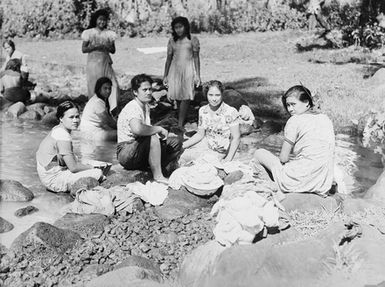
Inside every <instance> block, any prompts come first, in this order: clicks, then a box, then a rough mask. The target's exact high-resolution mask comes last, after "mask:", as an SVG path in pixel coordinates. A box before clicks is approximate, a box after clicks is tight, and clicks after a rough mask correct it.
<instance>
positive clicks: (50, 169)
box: [36, 101, 104, 192]
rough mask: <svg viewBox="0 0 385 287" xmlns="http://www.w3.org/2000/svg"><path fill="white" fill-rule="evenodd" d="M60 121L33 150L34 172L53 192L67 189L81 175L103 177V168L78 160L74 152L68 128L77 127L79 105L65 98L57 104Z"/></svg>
mask: <svg viewBox="0 0 385 287" xmlns="http://www.w3.org/2000/svg"><path fill="white" fill-rule="evenodd" d="M56 116H57V118H58V120H59V122H60V123H59V124H58V125H57V126H55V127H53V128H52V130H51V132H50V133H49V134H48V135H47V136H46V137H45V138H44V139H43V141H42V142H41V143H40V146H39V149H38V150H37V152H36V163H37V173H38V175H39V178H40V180H41V182H42V184H43V185H44V186H45V187H46V188H47V189H48V190H50V191H53V192H69V191H70V189H71V187H72V185H73V184H74V183H75V182H76V181H77V180H79V179H81V178H86V177H92V178H95V179H96V180H99V181H101V180H103V179H104V175H103V171H102V169H100V168H101V167H100V168H94V166H92V165H90V164H84V163H81V162H80V161H79V160H78V159H77V157H76V156H75V154H74V152H73V145H72V137H71V132H72V131H74V130H76V129H77V128H78V127H79V123H80V114H79V109H78V107H77V106H76V105H75V104H74V103H73V102H71V101H65V102H63V103H61V104H60V105H59V106H58V107H57V112H56Z"/></svg>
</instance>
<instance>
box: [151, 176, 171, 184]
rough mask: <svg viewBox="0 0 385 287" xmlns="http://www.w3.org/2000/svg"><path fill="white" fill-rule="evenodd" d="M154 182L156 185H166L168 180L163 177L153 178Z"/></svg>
mask: <svg viewBox="0 0 385 287" xmlns="http://www.w3.org/2000/svg"><path fill="white" fill-rule="evenodd" d="M154 181H155V182H157V183H161V184H165V185H168V179H167V178H165V177H159V178H154Z"/></svg>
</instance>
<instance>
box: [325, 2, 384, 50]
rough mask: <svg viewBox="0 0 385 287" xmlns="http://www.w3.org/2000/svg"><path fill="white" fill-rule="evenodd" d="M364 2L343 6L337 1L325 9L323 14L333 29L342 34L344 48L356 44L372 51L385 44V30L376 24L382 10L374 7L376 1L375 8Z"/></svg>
mask: <svg viewBox="0 0 385 287" xmlns="http://www.w3.org/2000/svg"><path fill="white" fill-rule="evenodd" d="M364 2H365V1H364ZM364 2H363V3H362V4H361V5H360V6H358V5H348V4H345V5H343V6H341V5H340V4H339V3H338V1H337V0H333V1H332V2H331V3H330V5H328V6H325V7H323V9H322V14H323V15H325V16H326V18H327V21H328V23H329V24H330V27H331V29H334V30H338V31H340V32H341V33H342V40H343V43H342V44H343V45H344V46H347V45H352V44H355V45H357V46H358V45H360V46H364V47H368V48H370V49H373V48H380V47H382V46H383V45H384V43H385V29H384V28H382V27H380V26H378V24H377V23H376V21H377V20H376V18H377V16H378V13H379V11H380V10H379V9H375V7H374V6H376V5H375V4H376V3H374V2H376V1H372V2H373V3H374V4H372V5H374V6H373V7H371V6H368V5H366V4H365V3H364ZM380 4H381V3H379V4H378V5H380ZM378 5H377V6H378ZM377 6H376V7H377Z"/></svg>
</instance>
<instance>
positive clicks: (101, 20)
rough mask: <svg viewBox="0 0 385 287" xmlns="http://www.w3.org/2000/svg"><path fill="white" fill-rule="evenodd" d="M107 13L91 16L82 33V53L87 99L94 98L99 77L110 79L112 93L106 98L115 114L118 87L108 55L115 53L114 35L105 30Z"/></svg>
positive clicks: (104, 10)
mask: <svg viewBox="0 0 385 287" xmlns="http://www.w3.org/2000/svg"><path fill="white" fill-rule="evenodd" d="M108 18H109V13H108V11H107V10H106V9H100V10H97V11H96V12H95V13H94V14H93V15H92V16H91V21H90V26H89V29H87V30H85V31H84V32H83V33H82V40H83V44H82V52H83V53H87V54H88V58H87V87H88V98H89V99H90V98H91V97H93V96H94V91H95V84H96V81H97V80H98V79H99V78H101V77H107V78H110V79H111V81H112V92H111V95H110V97H109V98H108V102H109V105H110V111H111V113H112V114H114V115H115V114H116V108H117V105H118V100H119V86H118V82H117V80H116V76H115V72H114V70H113V69H112V59H111V57H110V53H111V54H114V53H115V39H116V38H117V36H116V33H115V32H113V31H110V30H107V23H108Z"/></svg>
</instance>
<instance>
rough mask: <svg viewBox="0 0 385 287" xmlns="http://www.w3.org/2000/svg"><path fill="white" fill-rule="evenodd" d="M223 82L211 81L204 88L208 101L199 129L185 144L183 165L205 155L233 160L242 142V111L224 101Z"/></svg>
mask: <svg viewBox="0 0 385 287" xmlns="http://www.w3.org/2000/svg"><path fill="white" fill-rule="evenodd" d="M223 91H224V88H223V85H222V83H221V82H220V81H217V80H214V81H210V82H209V83H208V85H207V88H206V89H205V92H206V95H207V100H208V102H209V103H208V104H207V105H205V106H203V107H201V108H200V109H199V122H198V131H197V133H196V134H194V135H193V136H192V137H191V138H190V139H188V140H187V141H185V142H184V143H183V148H184V149H185V151H184V152H183V154H182V155H181V157H180V160H179V163H180V165H184V164H187V163H188V162H189V161H191V160H196V159H197V158H199V157H201V156H204V157H205V158H206V159H208V158H209V157H210V158H212V159H213V160H215V161H217V160H218V161H222V162H229V161H232V160H233V158H234V156H235V154H236V151H237V149H238V146H239V143H240V136H241V133H240V129H239V113H238V111H237V110H236V109H235V108H233V107H231V106H229V105H227V104H226V103H224V102H223V98H222V94H223Z"/></svg>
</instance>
